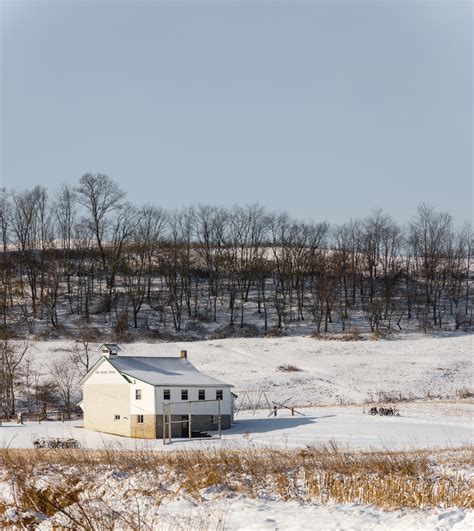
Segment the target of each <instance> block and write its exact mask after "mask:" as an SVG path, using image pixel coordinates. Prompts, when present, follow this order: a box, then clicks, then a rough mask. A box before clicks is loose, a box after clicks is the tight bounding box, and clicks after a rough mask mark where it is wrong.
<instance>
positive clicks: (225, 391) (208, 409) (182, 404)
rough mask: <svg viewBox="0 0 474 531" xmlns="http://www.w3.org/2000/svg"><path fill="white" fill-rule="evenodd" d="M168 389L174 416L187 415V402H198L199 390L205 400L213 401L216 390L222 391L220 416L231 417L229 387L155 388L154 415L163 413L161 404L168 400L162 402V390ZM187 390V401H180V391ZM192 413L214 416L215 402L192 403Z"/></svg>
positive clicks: (215, 410)
mask: <svg viewBox="0 0 474 531" xmlns="http://www.w3.org/2000/svg"><path fill="white" fill-rule="evenodd" d="M164 389H169V390H170V391H171V395H170V400H171V402H178V403H177V404H176V403H173V405H172V406H171V408H172V413H173V414H174V415H187V414H188V412H189V405H188V400H198V399H199V395H198V392H199V389H204V390H205V391H206V400H215V399H216V390H217V389H221V390H222V396H223V397H222V400H221V415H231V414H232V396H231V388H230V387H217V386H216V387H205V386H203V387H186V386H182V387H177V386H176V387H165V386H163V387H156V388H155V396H156V398H155V400H156V413H157V414H158V415H159V414H161V413H163V402H165V403H167V402H168V400H164V401H163V390H164ZM182 389H187V391H188V400H181V390H182ZM192 413H193V414H194V415H215V414H216V413H217V402H193V404H192Z"/></svg>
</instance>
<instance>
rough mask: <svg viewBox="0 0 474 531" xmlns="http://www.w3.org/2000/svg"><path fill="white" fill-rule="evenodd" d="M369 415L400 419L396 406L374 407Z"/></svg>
mask: <svg viewBox="0 0 474 531" xmlns="http://www.w3.org/2000/svg"><path fill="white" fill-rule="evenodd" d="M369 415H380V416H382V417H399V416H400V412H399V411H398V409H397V408H396V407H395V406H380V407H377V406H374V407H371V408H370V409H369Z"/></svg>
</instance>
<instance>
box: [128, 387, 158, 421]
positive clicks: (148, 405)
mask: <svg viewBox="0 0 474 531" xmlns="http://www.w3.org/2000/svg"><path fill="white" fill-rule="evenodd" d="M137 389H140V390H141V392H142V398H141V400H136V398H135V391H136V390H137ZM130 413H131V414H132V415H155V387H154V386H153V385H150V384H147V383H144V382H141V381H140V380H132V384H130Z"/></svg>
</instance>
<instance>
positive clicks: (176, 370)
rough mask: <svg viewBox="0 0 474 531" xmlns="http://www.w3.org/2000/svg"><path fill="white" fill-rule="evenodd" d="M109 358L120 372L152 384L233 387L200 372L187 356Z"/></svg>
mask: <svg viewBox="0 0 474 531" xmlns="http://www.w3.org/2000/svg"><path fill="white" fill-rule="evenodd" d="M107 360H108V361H109V362H110V363H111V364H112V365H113V366H114V367H115V368H116V369H117V370H118V371H119V372H120V373H122V374H124V375H126V376H129V377H131V378H136V379H137V380H141V381H142V382H145V383H149V384H151V385H159V386H162V385H169V386H189V387H192V386H199V385H203V386H206V385H211V386H219V387H233V385H230V384H227V383H225V382H222V381H221V380H218V379H217V378H212V376H207V375H206V374H203V373H202V372H199V371H198V370H197V369H196V367H195V366H194V365H193V364H192V363H190V361H189V360H187V359H186V358H165V357H149V356H114V357H113V358H112V357H110V358H107Z"/></svg>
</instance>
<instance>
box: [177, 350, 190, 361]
mask: <svg viewBox="0 0 474 531" xmlns="http://www.w3.org/2000/svg"><path fill="white" fill-rule="evenodd" d="M179 357H180V358H183V359H185V360H187V359H188V351H187V350H182V351H181V352H180V353H179Z"/></svg>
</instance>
